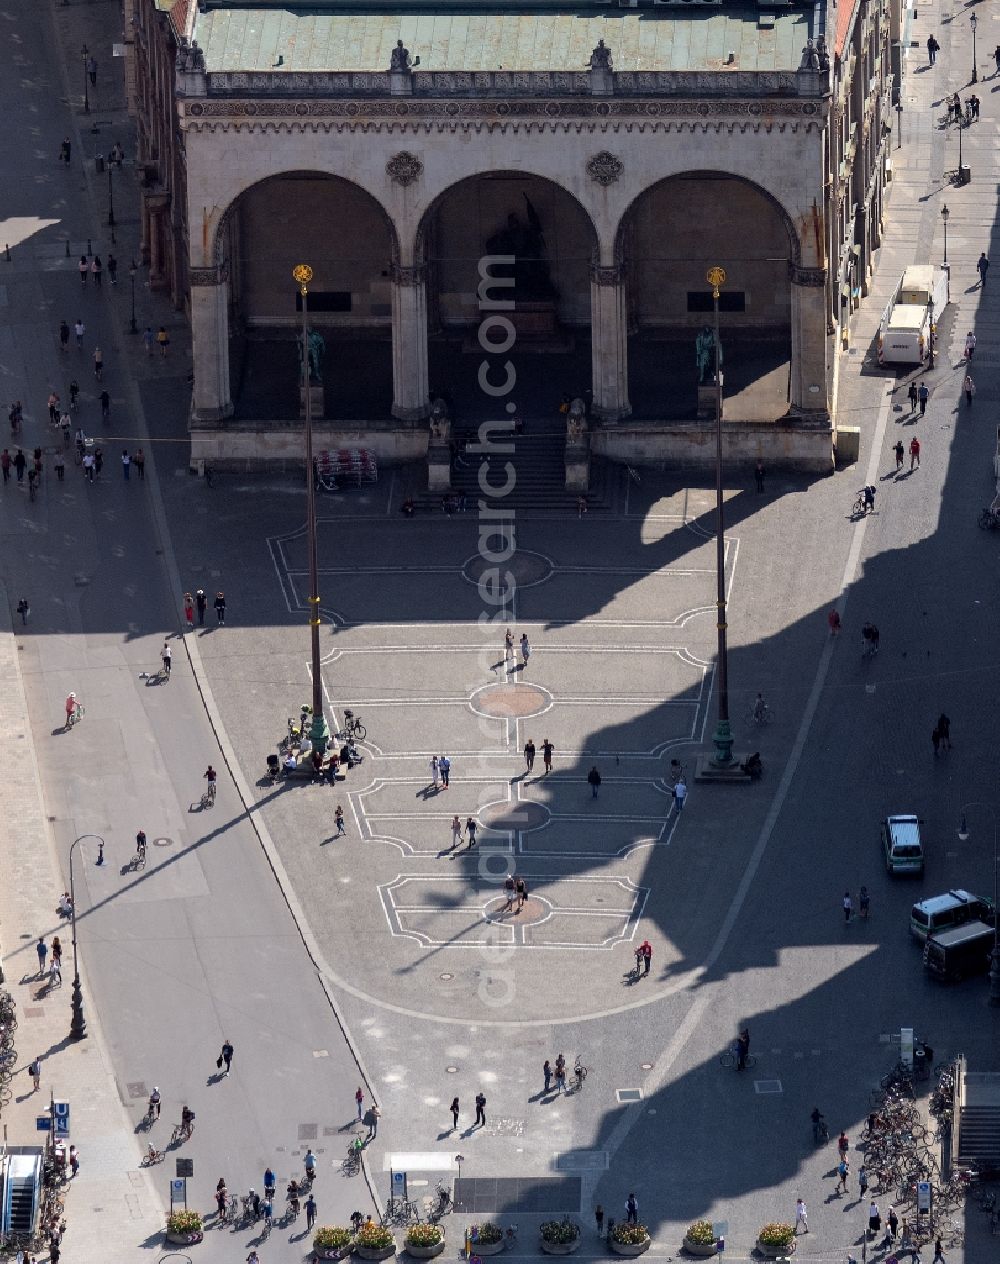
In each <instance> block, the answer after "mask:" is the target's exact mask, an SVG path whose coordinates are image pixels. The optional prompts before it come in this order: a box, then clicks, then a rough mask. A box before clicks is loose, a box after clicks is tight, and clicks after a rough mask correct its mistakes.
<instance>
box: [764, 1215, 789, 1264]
mask: <svg viewBox="0 0 1000 1264" xmlns="http://www.w3.org/2000/svg"><path fill="white" fill-rule="evenodd" d="M795 1245H796V1243H795V1226H794V1225H790V1224H785V1223H784V1222H783V1221H780V1220H779V1221H772V1222H771V1223H770V1224H766V1225H764V1226H763V1227H762V1228H761V1230H760V1232H759V1233H758V1234H757V1250H758V1251H759V1252H760V1253H761V1255H766V1256H767V1258H768V1259H769V1260H773V1259H776V1258H777V1257H778V1256H779V1255H791V1253H792V1252H793V1251H794V1250H795Z"/></svg>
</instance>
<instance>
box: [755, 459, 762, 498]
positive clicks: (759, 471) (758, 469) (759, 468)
mask: <svg viewBox="0 0 1000 1264" xmlns="http://www.w3.org/2000/svg"><path fill="white" fill-rule="evenodd" d="M753 476H754V479H755V481H756V483H757V490H758V492H762V491H763V490H764V462H763V461H758V462H757V464H756V465H755V466H754V471H753Z"/></svg>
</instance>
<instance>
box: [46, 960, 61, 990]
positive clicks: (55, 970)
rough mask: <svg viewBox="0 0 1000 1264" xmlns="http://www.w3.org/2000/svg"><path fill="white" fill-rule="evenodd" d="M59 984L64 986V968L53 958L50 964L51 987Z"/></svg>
mask: <svg viewBox="0 0 1000 1264" xmlns="http://www.w3.org/2000/svg"><path fill="white" fill-rule="evenodd" d="M57 984H58V986H59V987H62V969H61V967H60V965H59V962H58V961H56V960H55V959H54V958H53V960H52V964H51V965H50V966H49V987H55V986H56V985H57Z"/></svg>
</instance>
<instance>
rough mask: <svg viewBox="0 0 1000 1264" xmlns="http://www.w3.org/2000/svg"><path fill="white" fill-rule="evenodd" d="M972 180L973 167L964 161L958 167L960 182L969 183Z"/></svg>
mask: <svg viewBox="0 0 1000 1264" xmlns="http://www.w3.org/2000/svg"><path fill="white" fill-rule="evenodd" d="M971 180H972V168H971V167H968V166H966V165H965V163H963V164H962V165H961V167H959V169H958V183H959V184H968V183H969V182H970V181H971Z"/></svg>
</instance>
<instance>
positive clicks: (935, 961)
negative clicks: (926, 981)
mask: <svg viewBox="0 0 1000 1264" xmlns="http://www.w3.org/2000/svg"><path fill="white" fill-rule="evenodd" d="M992 951H993V927H992V926H987V925H986V924H985V923H984V922H966V924H965V925H964V926H956V927H955V929H954V930H945V931H941V933H940V934H938V935H928V936H927V941H926V943H925V944H924V969H925V970H927V971H928V972H929V973H930V974H933V975H934V977H935V978H937V979H943V980H944V981H946V982H949V983H951V982H954V981H955V980H957V979H965V978H969V977H970V976H972V975H975V974H986V973H987V972H988V971H989V968H990V954H991V953H992Z"/></svg>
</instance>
